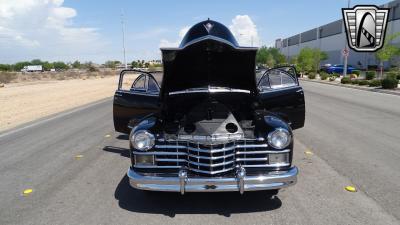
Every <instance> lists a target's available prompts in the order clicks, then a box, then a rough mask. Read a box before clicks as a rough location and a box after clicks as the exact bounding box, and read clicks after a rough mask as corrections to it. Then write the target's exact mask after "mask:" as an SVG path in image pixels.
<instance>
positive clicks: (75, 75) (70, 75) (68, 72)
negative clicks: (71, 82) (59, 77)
mask: <svg viewBox="0 0 400 225" xmlns="http://www.w3.org/2000/svg"><path fill="white" fill-rule="evenodd" d="M64 74H65V76H66V77H68V78H78V77H79V74H78V73H77V72H72V71H66V72H65V73H64Z"/></svg>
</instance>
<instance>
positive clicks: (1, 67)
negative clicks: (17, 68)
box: [0, 64, 12, 71]
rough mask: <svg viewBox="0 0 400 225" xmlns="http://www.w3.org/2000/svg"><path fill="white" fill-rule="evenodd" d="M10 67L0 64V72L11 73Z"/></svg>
mask: <svg viewBox="0 0 400 225" xmlns="http://www.w3.org/2000/svg"><path fill="white" fill-rule="evenodd" d="M11 70H12V66H11V65H10V64H0V71H11Z"/></svg>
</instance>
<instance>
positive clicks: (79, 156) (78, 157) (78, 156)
mask: <svg viewBox="0 0 400 225" xmlns="http://www.w3.org/2000/svg"><path fill="white" fill-rule="evenodd" d="M81 158H83V155H76V156H75V159H81Z"/></svg>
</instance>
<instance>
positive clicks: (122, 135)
mask: <svg viewBox="0 0 400 225" xmlns="http://www.w3.org/2000/svg"><path fill="white" fill-rule="evenodd" d="M116 138H117V139H118V140H129V135H127V134H120V135H118V136H117V137H116Z"/></svg>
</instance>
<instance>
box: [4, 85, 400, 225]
mask: <svg viewBox="0 0 400 225" xmlns="http://www.w3.org/2000/svg"><path fill="white" fill-rule="evenodd" d="M303 85H304V88H305V94H306V105H307V106H306V107H307V118H306V126H305V128H302V129H300V130H297V131H295V135H296V139H295V143H296V144H295V159H294V163H295V164H296V165H297V166H298V167H299V169H300V174H299V177H298V183H297V184H296V185H295V186H293V187H291V188H288V189H284V190H282V191H281V192H280V193H279V195H278V196H277V197H275V198H269V197H268V196H267V195H265V193H263V192H252V193H245V194H244V195H243V196H241V195H240V194H239V193H188V194H187V195H184V196H181V195H180V194H178V193H157V192H144V191H139V190H134V189H132V188H131V187H130V186H129V183H128V178H127V176H126V171H127V169H128V167H129V164H130V161H129V158H128V157H129V156H128V150H127V148H128V141H127V136H126V135H120V134H118V133H115V132H114V131H113V123H112V101H111V99H105V100H102V101H99V102H96V103H93V104H90V105H88V106H84V107H80V108H77V109H74V110H71V111H67V112H64V113H61V114H58V115H56V116H51V117H48V118H45V119H42V120H39V121H34V122H32V123H30V124H27V125H24V126H21V127H19V128H16V129H13V130H11V131H7V132H5V133H0V181H1V182H0V190H1V191H0V202H1V204H0V224H374V225H376V224H399V216H400V215H399V212H400V206H399V202H400V197H399V196H400V195H399V190H400V186H399V185H400V182H399V181H400V180H399V173H398V171H399V167H400V166H399V165H398V163H397V162H398V161H399V156H400V151H399V150H400V148H399V147H398V144H399V140H400V136H399V135H400V132H399V125H400V124H399V123H400V121H399V118H400V117H399V116H400V110H399V107H400V104H399V103H400V97H399V96H389V95H383V94H379V93H371V92H365V91H358V90H353V89H346V88H341V87H334V86H328V85H323V84H314V83H306V82H303ZM305 152H311V154H305ZM347 185H354V186H356V187H357V188H358V192H355V193H352V192H348V191H346V190H344V187H345V186H347ZM25 189H32V193H30V194H27V195H23V194H22V192H23V191H24V190H25Z"/></svg>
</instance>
